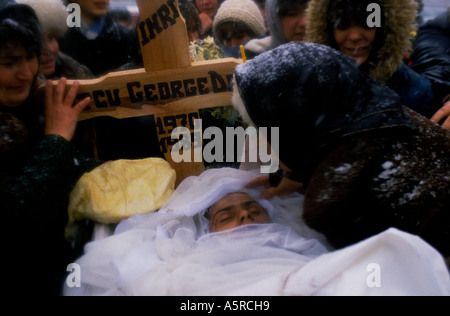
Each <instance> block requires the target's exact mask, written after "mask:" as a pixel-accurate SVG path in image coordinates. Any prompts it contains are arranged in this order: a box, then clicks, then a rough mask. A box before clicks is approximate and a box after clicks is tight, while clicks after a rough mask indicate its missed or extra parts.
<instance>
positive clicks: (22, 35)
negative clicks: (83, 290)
mask: <svg viewBox="0 0 450 316" xmlns="http://www.w3.org/2000/svg"><path fill="white" fill-rule="evenodd" d="M40 52H41V31H40V26H39V22H38V19H37V17H36V15H35V13H34V11H33V10H32V9H31V8H30V7H29V6H26V5H17V4H15V3H14V2H12V1H8V2H7V3H5V2H1V3H0V209H1V210H2V215H3V221H4V223H5V224H6V225H5V226H4V227H3V229H2V240H3V241H4V243H3V258H4V260H2V262H3V263H2V268H3V271H7V273H6V274H5V275H4V277H3V279H2V281H3V285H4V286H5V287H6V288H8V291H9V292H10V293H14V292H16V291H18V290H22V289H23V288H24V287H33V288H36V289H38V293H39V295H58V294H60V289H61V286H62V284H63V283H62V282H63V277H64V275H65V274H66V268H67V265H68V264H69V263H71V262H73V260H74V258H75V257H76V256H77V255H78V253H77V252H76V251H75V250H74V249H72V247H71V245H70V244H68V243H67V242H66V241H65V239H64V228H65V225H66V223H67V204H68V198H69V193H70V191H71V188H72V185H74V184H75V183H76V181H77V179H78V178H79V177H80V176H81V175H82V174H83V173H84V172H86V171H89V170H91V169H93V168H94V167H96V166H98V164H99V162H96V161H91V160H87V159H84V158H83V157H82V156H80V155H79V154H78V153H77V151H76V150H75V149H74V148H73V146H72V145H71V143H70V140H71V138H72V136H73V133H74V131H75V127H76V124H77V119H78V114H79V113H80V112H81V111H82V110H83V108H84V107H85V106H87V104H88V103H89V99H85V100H83V101H81V102H80V103H78V104H76V105H74V106H73V104H74V100H75V96H76V93H77V89H78V85H76V84H75V85H74V87H73V88H71V89H70V90H69V92H68V93H67V95H65V92H64V90H65V83H66V80H65V79H62V80H61V81H60V82H59V84H58V86H57V88H56V90H55V91H53V90H54V89H53V85H52V83H51V82H48V83H47V87H46V95H45V113H44V111H43V109H41V107H40V106H39V105H38V104H39V103H38V102H37V101H36V100H35V99H34V95H35V93H34V92H35V91H36V87H37V85H38V79H37V78H38V72H39V59H40Z"/></svg>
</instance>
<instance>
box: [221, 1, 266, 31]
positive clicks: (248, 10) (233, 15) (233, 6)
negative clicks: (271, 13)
mask: <svg viewBox="0 0 450 316" xmlns="http://www.w3.org/2000/svg"><path fill="white" fill-rule="evenodd" d="M225 22H239V23H242V24H244V25H246V26H247V27H248V28H249V29H250V30H251V31H252V33H253V34H252V35H253V36H254V37H261V36H263V35H264V33H265V32H266V29H265V27H264V18H263V16H262V15H261V11H260V10H259V8H258V6H257V5H256V3H255V2H254V1H253V0H226V1H225V2H223V3H222V4H221V5H220V7H219V10H218V11H217V14H216V16H215V18H214V24H213V32H214V36H215V37H216V38H218V37H219V28H220V25H222V24H223V23H225Z"/></svg>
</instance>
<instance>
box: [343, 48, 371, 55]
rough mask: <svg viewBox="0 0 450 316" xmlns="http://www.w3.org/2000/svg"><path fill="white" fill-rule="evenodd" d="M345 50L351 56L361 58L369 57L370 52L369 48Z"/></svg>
mask: <svg viewBox="0 0 450 316" xmlns="http://www.w3.org/2000/svg"><path fill="white" fill-rule="evenodd" d="M344 50H345V51H346V53H347V54H348V55H350V56H353V57H361V56H364V55H367V53H368V51H369V46H365V47H355V48H347V47H346V48H344Z"/></svg>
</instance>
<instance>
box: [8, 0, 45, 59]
mask: <svg viewBox="0 0 450 316" xmlns="http://www.w3.org/2000/svg"><path fill="white" fill-rule="evenodd" d="M41 43H42V35H41V27H40V24H39V20H38V18H37V16H36V13H35V12H34V10H33V9H32V8H31V7H29V6H27V5H24V4H16V3H15V2H14V1H11V0H0V49H4V48H5V47H4V45H5V44H8V45H10V44H13V45H18V44H20V45H22V46H23V47H24V49H25V50H26V51H27V53H29V54H33V55H36V56H37V57H38V58H40V55H41V54H40V52H41Z"/></svg>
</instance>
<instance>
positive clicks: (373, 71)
mask: <svg viewBox="0 0 450 316" xmlns="http://www.w3.org/2000/svg"><path fill="white" fill-rule="evenodd" d="M178 2H179V7H180V11H181V13H182V14H183V16H184V18H185V20H186V27H187V31H188V34H189V40H190V41H191V42H194V41H197V42H201V41H202V40H206V39H207V38H212V39H213V40H214V42H215V45H217V47H218V49H220V50H221V51H222V52H223V55H224V56H226V57H235V58H241V57H242V56H241V53H242V51H241V49H240V46H241V45H243V46H244V49H245V54H246V57H247V59H250V60H251V59H255V58H257V57H258V56H262V55H263V54H264V53H267V52H271V51H274V50H275V49H277V48H279V47H280V46H283V47H284V45H288V44H289V43H292V42H304V43H314V44H320V45H324V46H327V47H330V48H333V49H335V50H337V51H340V52H341V53H342V54H343V55H347V56H349V57H351V58H352V59H353V60H354V62H356V64H357V65H358V68H359V69H360V71H361V72H362V73H364V74H366V75H367V76H368V77H370V80H373V81H374V82H378V83H380V84H382V85H384V86H387V87H388V88H390V90H389V91H391V92H392V93H394V94H395V96H396V97H398V98H399V100H400V102H401V104H402V105H404V106H406V107H407V108H408V109H407V110H406V111H409V110H412V111H414V112H417V113H419V114H420V115H422V116H424V117H425V118H426V119H427V120H430V121H432V122H434V123H436V124H437V125H440V126H441V127H442V128H441V129H442V130H445V129H447V130H450V55H449V54H448V51H449V49H450V37H449V28H450V6H449V7H448V10H446V11H445V12H442V14H441V15H439V16H438V17H436V18H435V19H433V20H430V21H428V22H426V23H424V24H423V25H420V27H419V28H418V30H417V35H416V36H415V37H413V36H412V35H411V34H412V31H413V30H414V27H413V26H414V24H415V22H416V20H417V13H418V7H419V4H418V2H421V1H418V0H417V1H411V0H179V1H178ZM374 2H375V3H378V4H380V6H381V10H382V12H387V11H389V14H382V19H381V26H380V27H374V28H370V27H368V25H367V16H368V12H367V6H368V4H369V3H374ZM69 3H77V4H79V5H80V8H81V27H79V28H78V27H73V28H71V27H68V26H67V23H66V21H67V17H68V14H69V12H68V11H67V10H66V7H67V5H68V4H69ZM393 8H394V9H393ZM111 13H112V12H111V11H110V0H102V1H95V2H94V1H91V0H0V175H1V176H0V204H1V205H0V209H2V211H3V212H4V214H5V216H6V218H5V219H6V220H5V223H6V225H5V226H7V227H5V229H3V230H2V234H3V240H5V241H7V242H5V247H4V248H5V254H6V255H5V257H6V258H7V260H4V261H3V263H2V265H6V267H5V269H6V271H14V272H11V273H10V274H9V275H8V276H7V277H6V279H7V281H5V283H6V282H7V283H8V285H10V289H11V290H12V291H13V292H14V291H19V290H20V289H23V284H24V282H25V283H26V282H28V284H29V283H30V282H31V283H32V284H29V286H33V285H34V284H39V285H40V286H42V288H43V292H44V293H48V294H56V295H58V294H60V288H61V287H60V285H61V282H62V280H63V279H64V276H65V275H66V267H67V264H68V263H71V262H73V261H74V259H75V258H77V257H78V256H79V255H80V253H81V251H82V247H83V244H79V245H75V246H74V245H72V244H70V243H69V242H68V241H66V240H65V239H64V227H65V224H66V222H67V204H68V199H69V194H70V192H71V189H72V188H73V187H74V185H75V183H76V182H77V180H78V179H79V178H80V177H81V175H82V174H83V173H85V172H88V171H90V170H93V169H94V168H96V167H97V166H99V165H101V164H102V163H103V159H102V157H100V159H99V157H98V156H96V155H95V154H93V153H92V152H91V151H90V150H87V149H86V147H89V146H88V145H87V144H89V138H91V137H94V135H93V134H92V126H91V125H90V124H91V123H86V124H85V125H84V126H83V125H82V124H79V123H78V115H79V114H80V113H81V111H82V110H83V109H84V108H85V107H86V106H87V105H88V104H89V102H90V100H89V99H85V100H83V101H81V102H79V103H78V104H76V105H75V106H72V105H73V103H74V100H75V97H76V94H77V91H78V87H79V85H78V84H74V85H73V87H72V88H71V89H70V90H69V91H66V89H65V87H66V80H67V79H73V80H82V79H93V78H99V77H101V76H103V75H105V74H107V73H110V72H114V71H117V70H122V69H130V68H138V67H142V57H141V55H140V48H139V41H138V38H137V33H136V29H135V28H136V25H132V23H131V20H130V19H129V17H128V18H125V21H126V23H127V24H126V25H124V24H121V23H119V18H121V15H113V14H111ZM125 16H126V15H125ZM294 51H295V50H294ZM406 52H409V53H410V58H409V60H408V62H406V61H405V53H406ZM300 54H301V52H300ZM324 71H325V72H326V69H325V70H324ZM339 78H341V77H339ZM48 80H59V84H58V85H57V86H56V87H53V85H52V83H51V81H48ZM46 81H47V84H46V89H45V97H42V96H41V97H39V94H37V93H36V92H37V87H39V86H41V85H44V84H45V83H46ZM343 86H344V87H345V85H343ZM331 101H332V100H331ZM336 104H338V102H336ZM339 104H340V103H339ZM260 114H264V113H263V112H261V113H260ZM258 115H259V114H258ZM271 117H272V116H271ZM273 117H276V116H273ZM121 124H127V125H126V126H125V125H121ZM149 124H152V123H151V122H150V120H145V119H142V120H140V121H139V124H135V123H130V122H128V123H127V122H122V123H119V122H112V121H111V119H105V118H99V119H98V121H97V122H96V126H95V130H96V131H97V133H94V134H95V137H97V138H98V139H100V140H103V145H104V146H105V147H108V142H109V143H110V147H111V148H114V149H117V150H119V151H120V149H121V144H123V146H124V147H126V146H128V147H129V146H133V145H135V144H137V143H138V142H140V141H141V140H142V139H139V138H135V139H134V141H130V139H129V137H130V135H132V130H133V129H136V128H145V129H147V130H148V129H152V127H151V126H150V127H149V126H148V125H149ZM265 126H266V125H265ZM124 130H127V131H128V132H129V133H123V131H124ZM305 132H306V131H305ZM444 133H448V132H447V131H445V132H444ZM138 134H139V135H142V133H138ZM386 136H387V135H386ZM142 137H144V136H142ZM445 137H447V139H448V135H447V136H444V138H442V139H445ZM86 138H88V141H86ZM121 140H122V141H121ZM145 141H147V140H145ZM423 145H424V146H426V144H425V143H424V144H423ZM155 146H157V141H155ZM405 146H406V145H405ZM406 147H408V146H406ZM406 147H405V148H406ZM413 147H414V146H413ZM408 148H410V147H408ZM443 150H444V149H443ZM445 150H446V149H445ZM130 152H131V154H130V155H127V156H126V157H125V156H121V153H120V152H119V153H117V152H115V153H114V155H110V156H105V157H106V160H109V159H120V158H141V157H142V156H151V155H153V154H154V153H153V152H152V151H142V150H140V151H139V150H137V151H136V152H134V151H133V150H132V149H130ZM286 160H287V161H288V162H290V163H292V164H293V165H295V157H286ZM427 166H428V167H429V168H433V166H434V167H436V165H435V164H433V161H430V162H429V165H424V166H422V168H423V170H426V168H427ZM441 172H443V174H442V177H443V178H442V179H443V180H442V181H446V180H445V179H447V182H450V180H449V178H448V176H449V175H448V173H449V171H448V169H447V170H445V169H443V170H441ZM445 172H446V173H445ZM295 180H299V182H297V183H296V185H297V186H296V187H298V183H300V182H301V181H300V180H301V179H295ZM408 185H409V184H408ZM301 187H302V188H303V186H301ZM284 189H285V187H283V186H279V189H278V190H279V191H278V193H281V192H282V191H283V190H284ZM447 189H448V186H447ZM274 193H277V191H275V192H274ZM444 199H447V200H444V201H443V202H442V203H443V204H442V205H448V192H447V195H446V197H445V198H444ZM445 203H447V204H445ZM447 213H448V210H447ZM442 218H444V219H445V218H447V220H448V215H447V217H445V216H443V217H442ZM314 220H316V219H314ZM311 221H313V220H311ZM440 225H441V226H440V227H442V228H440V229H441V235H440V236H447V238H448V233H449V232H448V228H449V226H450V225H449V224H448V222H443V223H442V222H441V223H440ZM318 227H320V225H318ZM333 233H334V232H333ZM445 234H447V235H445ZM349 240H353V239H352V238H351V237H349ZM447 242H448V239H447ZM447 256H448V254H447ZM36 258H42V259H39V260H37V259H36ZM30 269H32V271H31V272H30V273H31V274H32V277H30V276H29V275H27V272H28V271H30Z"/></svg>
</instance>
